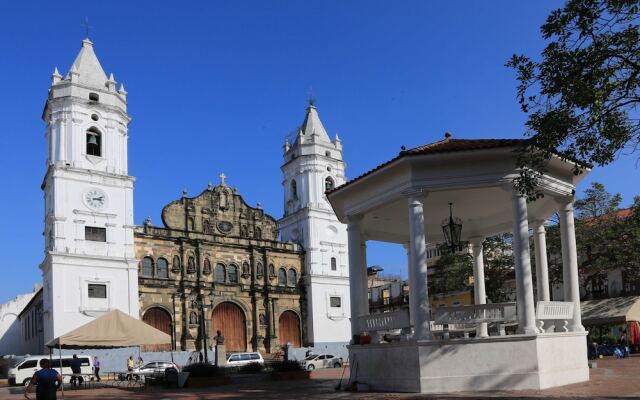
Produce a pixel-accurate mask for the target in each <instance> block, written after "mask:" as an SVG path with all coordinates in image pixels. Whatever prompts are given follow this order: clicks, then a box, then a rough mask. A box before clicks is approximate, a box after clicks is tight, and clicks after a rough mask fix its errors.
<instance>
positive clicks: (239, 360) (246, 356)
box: [227, 352, 264, 367]
mask: <svg viewBox="0 0 640 400" xmlns="http://www.w3.org/2000/svg"><path fill="white" fill-rule="evenodd" d="M254 363H258V364H264V359H263V358H262V356H261V355H260V353H257V352H252V353H232V354H229V357H228V358H227V367H241V366H243V365H248V364H254Z"/></svg>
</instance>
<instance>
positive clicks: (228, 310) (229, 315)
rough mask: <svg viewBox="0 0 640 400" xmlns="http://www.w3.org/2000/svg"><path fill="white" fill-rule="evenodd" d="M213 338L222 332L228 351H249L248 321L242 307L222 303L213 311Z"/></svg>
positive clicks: (230, 303)
mask: <svg viewBox="0 0 640 400" xmlns="http://www.w3.org/2000/svg"><path fill="white" fill-rule="evenodd" d="M212 320H213V324H212V327H211V338H212V340H213V338H214V337H215V336H216V331H218V330H219V331H221V332H222V336H224V344H225V348H226V350H227V351H247V320H246V317H245V315H244V312H243V311H242V309H241V308H240V307H238V306H237V305H235V304H233V303H232V302H229V301H226V302H223V303H220V304H218V305H217V306H216V308H214V309H213V318H212Z"/></svg>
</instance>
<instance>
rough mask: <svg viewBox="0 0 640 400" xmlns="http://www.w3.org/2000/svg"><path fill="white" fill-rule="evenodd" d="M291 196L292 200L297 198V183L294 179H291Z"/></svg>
mask: <svg viewBox="0 0 640 400" xmlns="http://www.w3.org/2000/svg"><path fill="white" fill-rule="evenodd" d="M291 198H292V199H294V200H295V199H297V198H298V184H297V183H296V180H295V179H292V180H291Z"/></svg>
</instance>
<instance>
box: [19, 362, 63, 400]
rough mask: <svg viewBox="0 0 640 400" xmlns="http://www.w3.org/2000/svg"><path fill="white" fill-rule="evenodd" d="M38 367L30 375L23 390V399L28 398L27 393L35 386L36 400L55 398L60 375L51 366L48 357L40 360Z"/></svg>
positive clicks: (60, 381) (52, 399)
mask: <svg viewBox="0 0 640 400" xmlns="http://www.w3.org/2000/svg"><path fill="white" fill-rule="evenodd" d="M40 368H42V369H40V370H39V371H36V373H35V374H33V376H32V377H31V380H30V381H29V385H28V386H27V389H26V390H25V391H24V397H25V399H29V393H30V392H31V391H32V390H33V386H34V385H35V386H36V400H56V391H57V390H58V387H59V386H61V385H62V376H61V375H60V374H59V373H58V371H56V370H55V369H52V368H51V362H50V361H49V359H48V358H43V359H41V360H40Z"/></svg>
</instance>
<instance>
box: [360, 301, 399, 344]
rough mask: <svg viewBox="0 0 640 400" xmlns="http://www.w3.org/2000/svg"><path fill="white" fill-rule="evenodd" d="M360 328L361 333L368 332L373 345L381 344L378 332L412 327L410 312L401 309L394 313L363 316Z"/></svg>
mask: <svg viewBox="0 0 640 400" xmlns="http://www.w3.org/2000/svg"><path fill="white" fill-rule="evenodd" d="M358 326H359V327H360V330H361V331H363V332H367V333H368V334H369V335H370V336H371V341H372V342H373V343H379V342H380V335H379V334H378V332H380V331H389V330H393V329H409V328H410V327H411V322H410V320H409V310H407V309H401V310H396V311H392V312H384V313H376V314H369V315H363V316H360V317H358Z"/></svg>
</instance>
